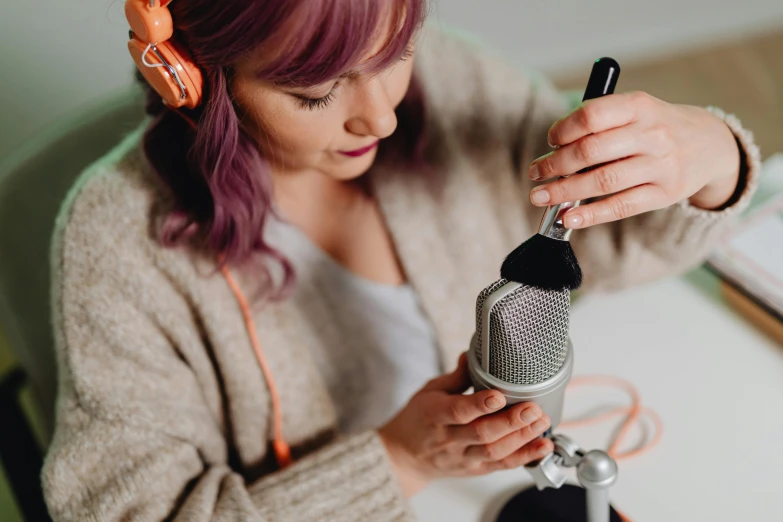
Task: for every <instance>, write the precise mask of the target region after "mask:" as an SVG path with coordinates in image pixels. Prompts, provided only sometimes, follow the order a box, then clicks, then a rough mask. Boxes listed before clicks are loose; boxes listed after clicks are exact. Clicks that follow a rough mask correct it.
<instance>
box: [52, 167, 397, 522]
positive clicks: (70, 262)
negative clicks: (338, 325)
mask: <svg viewBox="0 0 783 522" xmlns="http://www.w3.org/2000/svg"><path fill="white" fill-rule="evenodd" d="M104 178H105V179H102V180H96V181H91V182H90V183H89V185H90V186H89V187H87V188H85V189H84V192H91V195H89V196H85V197H81V196H79V197H77V198H76V201H75V202H74V203H73V204H72V205H71V208H70V210H66V211H64V212H63V213H62V214H61V216H60V218H58V223H57V226H56V233H55V238H54V243H53V248H52V267H53V300H52V301H53V313H54V330H55V337H56V340H57V354H58V367H59V397H58V411H57V419H56V428H55V435H54V439H53V442H52V444H51V446H50V449H49V452H48V454H47V457H46V461H45V465H44V469H43V472H42V482H43V488H44V493H45V498H46V502H47V505H48V508H49V511H50V514H51V516H52V518H53V519H54V520H55V521H57V522H66V521H74V522H75V521H79V522H89V521H100V522H110V521H120V520H122V521H125V520H134V521H137V520H138V521H158V520H183V521H188V522H202V521H210V520H242V521H259V522H261V521H292V522H299V521H304V520H342V521H356V522H359V521H366V520H374V521H402V520H409V519H410V518H411V516H410V514H409V511H408V509H409V508H408V506H407V502H406V500H405V499H404V496H403V494H402V492H401V489H400V487H399V485H398V483H397V481H396V478H395V475H394V473H393V471H392V468H391V464H390V463H389V461H388V459H387V456H386V452H385V450H384V448H383V445H382V443H381V442H380V440H379V437H378V436H377V434H376V433H375V432H372V431H369V432H365V433H361V434H357V435H353V436H349V437H345V438H342V439H337V440H336V441H334V442H332V443H330V444H327V445H326V446H324V447H322V448H321V449H320V450H318V451H315V452H313V453H310V454H308V455H307V456H304V457H302V458H300V459H297V460H296V461H295V463H294V464H292V465H291V466H289V467H287V468H285V469H283V470H281V471H274V472H271V471H270V472H266V473H264V472H261V473H254V474H247V473H244V471H243V470H241V469H237V468H236V463H235V462H236V458H235V457H234V456H233V455H232V449H231V447H229V442H228V440H229V439H228V437H227V435H226V433H230V427H229V426H226V422H225V414H224V411H223V410H224V409H225V408H227V407H228V405H227V404H225V402H224V401H225V398H224V400H223V401H221V399H220V398H219V397H218V398H217V399H215V398H214V397H211V396H210V394H209V393H205V389H203V388H202V386H201V385H200V382H199V380H198V379H197V378H196V376H195V370H194V368H195V366H196V365H197V364H198V361H196V362H194V361H193V359H192V357H190V356H189V354H191V353H193V351H194V350H195V351H201V350H203V352H204V353H208V352H209V349H208V347H206V346H201V345H202V344H203V343H204V342H205V341H204V340H203V335H201V333H202V330H201V329H200V325H199V324H198V319H197V318H196V317H195V315H196V314H194V313H193V308H192V303H190V302H188V300H187V299H186V296H185V294H184V293H183V292H181V291H180V289H178V288H177V285H176V284H174V283H173V281H172V280H171V278H170V277H168V276H167V274H168V273H169V272H167V271H165V270H162V269H161V268H160V266H161V261H160V256H164V257H165V256H167V255H170V254H169V253H168V252H161V251H159V250H153V248H152V247H150V244H151V243H152V240H150V239H144V240H141V239H139V238H144V237H145V236H146V231H145V230H144V226H145V225H144V224H143V223H141V224H137V223H135V222H134V219H133V218H132V217H131V216H132V215H146V214H145V212H143V211H142V212H140V210H143V209H138V208H130V207H131V206H133V205H134V203H128V201H132V200H133V197H131V195H129V194H127V192H126V191H128V190H131V191H132V187H129V184H127V183H126V184H124V185H122V187H120V188H118V189H117V190H113V189H106V188H105V187H104V188H101V187H100V185H102V184H104V185H105V184H112V183H114V181H112V179H110V178H112V176H110V175H109V176H104ZM96 186H98V188H97V189H96V188H95V187H96ZM205 359H206V360H208V357H207V358H205ZM207 366H208V365H207ZM258 437H267V434H266V433H258ZM269 467H270V468H271V467H272V466H269ZM259 475H260V478H257V477H258V476H259ZM247 476H252V477H253V478H246V477H247Z"/></svg>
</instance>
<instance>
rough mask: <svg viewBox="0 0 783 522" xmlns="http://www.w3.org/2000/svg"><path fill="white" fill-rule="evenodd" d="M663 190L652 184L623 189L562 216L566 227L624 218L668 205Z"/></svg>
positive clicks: (583, 225) (580, 226)
mask: <svg viewBox="0 0 783 522" xmlns="http://www.w3.org/2000/svg"><path fill="white" fill-rule="evenodd" d="M669 204H670V202H669V201H668V197H667V196H666V193H665V192H664V190H663V189H662V188H661V187H659V186H657V185H652V184H647V185H641V186H638V187H634V188H632V189H629V190H625V191H623V192H620V193H618V194H615V195H614V196H610V197H608V198H606V199H602V200H600V201H596V202H594V203H590V204H588V205H583V206H580V207H576V208H575V209H573V210H569V211H568V212H566V213H565V215H564V216H563V223H564V224H565V226H566V227H567V228H585V227H589V226H593V225H598V224H600V223H608V222H610V221H617V220H618V219H625V218H627V217H630V216H635V215H636V214H641V213H643V212H649V211H650V210H657V209H659V208H663V207H665V206H667V205H669Z"/></svg>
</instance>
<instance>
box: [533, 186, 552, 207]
mask: <svg viewBox="0 0 783 522" xmlns="http://www.w3.org/2000/svg"><path fill="white" fill-rule="evenodd" d="M530 198H531V199H532V200H533V203H535V204H537V205H541V204H543V203H546V202H547V201H549V192H548V191H547V190H546V189H542V188H537V189H534V190H533V193H532V194H531V195H530Z"/></svg>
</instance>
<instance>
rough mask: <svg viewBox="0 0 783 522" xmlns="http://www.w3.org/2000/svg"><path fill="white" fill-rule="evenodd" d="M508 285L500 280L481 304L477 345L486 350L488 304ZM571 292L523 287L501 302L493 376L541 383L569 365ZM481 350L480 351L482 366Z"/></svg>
mask: <svg viewBox="0 0 783 522" xmlns="http://www.w3.org/2000/svg"><path fill="white" fill-rule="evenodd" d="M506 283H508V281H507V280H506V279H500V280H498V281H496V282H495V283H493V284H491V285H490V286H488V287H487V288H485V289H484V290H483V291H482V292H481V293H480V294H479V296H478V299H477V300H476V340H477V343H478V344H477V346H478V347H479V348H480V346H481V336H482V334H483V332H482V330H483V327H484V325H483V324H482V319H481V309H482V307H483V305H484V301H486V300H487V298H489V296H490V295H491V294H492V293H493V292H495V291H496V290H498V289H499V288H500V287H502V286H503V285H505V284H506ZM570 303H571V295H570V291H569V290H567V289H564V290H543V289H541V288H537V287H533V286H527V285H522V286H520V287H519V288H518V289H516V290H514V291H513V292H511V293H509V294H508V295H506V296H505V297H503V298H502V299H501V300H500V301H498V302H497V303H496V304H495V306H494V307H493V308H492V311H491V313H490V324H489V327H490V335H489V356H490V360H489V373H490V374H491V375H492V376H494V377H496V378H498V379H500V380H502V381H504V382H508V383H513V384H538V383H540V382H543V381H545V380H547V379H549V378H550V377H552V376H553V375H554V374H555V373H557V371H558V370H559V369H560V368H561V367H562V366H563V363H564V362H565V358H566V350H567V342H568V319H569V308H570ZM481 355H482V354H481V349H477V350H476V356H477V358H478V361H479V364H481V363H482V361H481Z"/></svg>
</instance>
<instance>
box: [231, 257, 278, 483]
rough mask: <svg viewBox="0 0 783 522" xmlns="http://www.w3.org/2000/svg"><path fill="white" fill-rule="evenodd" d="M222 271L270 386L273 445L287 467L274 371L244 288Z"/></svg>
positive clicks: (276, 453) (276, 454)
mask: <svg viewBox="0 0 783 522" xmlns="http://www.w3.org/2000/svg"><path fill="white" fill-rule="evenodd" d="M220 271H221V272H222V273H223V277H225V278H226V282H227V283H228V286H229V287H230V288H231V291H232V292H233V293H234V297H235V298H236V300H237V303H238V304H239V308H240V309H241V310H242V317H243V318H244V320H245V326H246V327H247V332H248V335H249V336H250V344H252V345H253V351H254V352H255V354H256V359H258V364H259V366H261V372H262V373H263V374H264V378H265V379H266V382H267V385H268V386H269V395H270V396H271V397H272V429H273V433H274V437H273V439H272V447H273V449H274V452H275V457H276V458H277V463H278V464H279V465H280V467H281V468H285V467H286V466H288V465H289V464H291V462H292V458H291V448H290V446H289V445H288V443H287V442H286V441H285V438H283V416H282V413H281V408H280V396H279V395H278V393H277V386H275V381H274V379H273V378H272V371H271V370H270V369H269V365H268V364H267V362H266V357H264V352H263V350H262V349H261V343H259V342H258V336H257V335H256V328H255V325H254V324H253V317H252V316H251V314H250V307H249V306H248V304H247V300H246V299H245V296H244V294H242V290H240V289H239V286H238V285H237V284H236V281H234V278H233V276H232V275H231V272H230V271H229V269H228V267H227V266H226V265H222V266H221V267H220Z"/></svg>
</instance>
